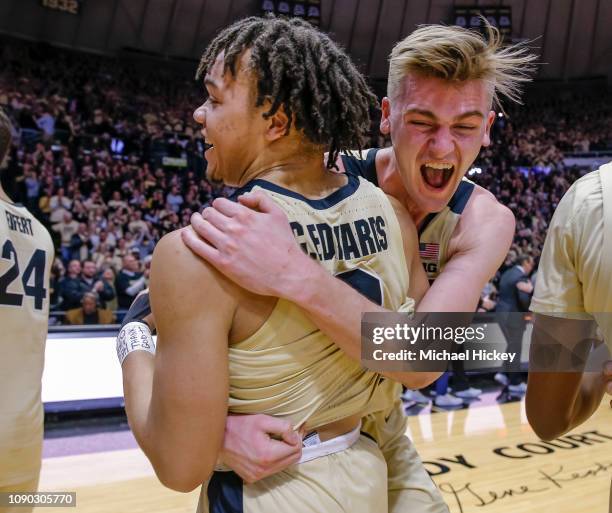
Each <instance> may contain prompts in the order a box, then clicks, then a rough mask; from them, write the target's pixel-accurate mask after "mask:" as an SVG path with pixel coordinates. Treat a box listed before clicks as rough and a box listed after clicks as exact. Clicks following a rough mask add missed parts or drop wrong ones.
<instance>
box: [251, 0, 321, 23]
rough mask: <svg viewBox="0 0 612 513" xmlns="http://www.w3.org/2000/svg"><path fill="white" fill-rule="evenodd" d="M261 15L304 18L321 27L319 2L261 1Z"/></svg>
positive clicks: (316, 0)
mask: <svg viewBox="0 0 612 513" xmlns="http://www.w3.org/2000/svg"><path fill="white" fill-rule="evenodd" d="M261 12H262V14H266V13H272V14H276V15H278V16H289V17H293V18H304V19H306V20H308V21H309V22H310V23H312V24H313V25H314V26H316V27H318V26H320V25H321V0H304V1H301V2H287V1H282V0H263V1H262V3H261Z"/></svg>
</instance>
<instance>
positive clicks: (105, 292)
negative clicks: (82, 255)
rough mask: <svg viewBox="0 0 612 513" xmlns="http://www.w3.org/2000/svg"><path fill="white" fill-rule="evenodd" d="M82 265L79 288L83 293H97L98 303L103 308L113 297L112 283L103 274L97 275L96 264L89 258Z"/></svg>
mask: <svg viewBox="0 0 612 513" xmlns="http://www.w3.org/2000/svg"><path fill="white" fill-rule="evenodd" d="M82 267H83V270H82V272H81V290H82V291H83V294H84V293H85V292H94V293H95V294H97V297H98V300H99V303H100V305H101V306H102V307H103V308H104V307H106V302H107V301H111V300H112V299H113V298H114V297H115V291H114V289H113V287H112V285H111V284H110V283H109V282H108V281H107V280H105V279H104V277H103V276H99V277H98V273H97V269H96V264H95V263H94V262H92V261H91V260H86V261H85V262H83V266H82Z"/></svg>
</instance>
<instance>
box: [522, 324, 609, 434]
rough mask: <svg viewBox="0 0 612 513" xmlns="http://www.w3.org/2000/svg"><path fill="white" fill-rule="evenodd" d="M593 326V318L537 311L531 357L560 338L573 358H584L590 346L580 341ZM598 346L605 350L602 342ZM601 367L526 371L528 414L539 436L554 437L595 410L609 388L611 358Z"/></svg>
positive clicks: (590, 335) (592, 333)
mask: <svg viewBox="0 0 612 513" xmlns="http://www.w3.org/2000/svg"><path fill="white" fill-rule="evenodd" d="M595 330H596V324H595V322H594V321H589V320H576V319H567V318H562V317H557V316H554V317H553V316H549V315H544V314H536V315H535V322H534V328H533V335H532V339H531V347H530V360H531V361H534V360H535V359H538V355H537V353H538V351H541V350H543V349H545V348H546V347H547V346H548V347H550V341H559V342H558V344H559V346H563V348H564V349H569V350H571V352H572V353H573V354H574V355H575V357H576V360H575V361H586V360H587V358H588V356H589V350H590V349H591V348H590V346H587V345H585V344H581V343H580V342H581V341H584V340H589V339H591V340H594V339H595V338H596V334H595ZM599 349H600V350H604V349H605V345H603V344H602V345H601V346H600V347H599ZM603 358H609V355H608V356H604V357H603ZM603 358H600V359H603ZM601 367H602V370H601V372H578V370H577V372H533V371H530V372H529V377H528V387H527V395H526V398H525V405H526V410H527V418H528V420H529V424H530V425H531V427H532V428H533V430H534V431H535V433H536V434H537V435H538V436H539V437H540V438H542V439H543V440H552V439H553V438H557V437H559V436H561V435H563V434H565V433H567V432H568V431H571V430H572V429H574V428H575V427H577V426H579V425H580V424H582V423H583V422H584V421H586V420H587V419H588V418H589V417H590V416H591V415H592V414H593V413H594V412H595V410H596V409H597V408H598V407H599V405H600V404H601V401H602V398H603V396H604V393H606V391H607V392H608V393H611V392H612V362H607V363H602V364H601Z"/></svg>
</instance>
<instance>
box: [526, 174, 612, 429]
mask: <svg viewBox="0 0 612 513" xmlns="http://www.w3.org/2000/svg"><path fill="white" fill-rule="evenodd" d="M531 309H532V310H533V311H534V312H536V313H537V314H538V315H536V319H535V325H534V330H533V334H532V341H531V342H532V345H531V351H532V354H533V352H534V351H538V350H540V347H541V345H542V344H544V343H546V341H547V340H550V338H552V339H554V340H556V341H558V343H559V346H560V347H563V348H565V349H568V350H571V351H572V352H575V353H577V355H578V354H579V353H581V352H582V353H583V354H582V355H581V356H582V357H583V358H584V360H586V356H587V355H588V350H589V349H590V347H589V346H586V347H583V349H582V350H581V349H580V348H579V347H578V343H579V342H580V341H581V340H584V339H588V338H591V339H595V338H597V334H596V328H597V327H599V330H600V333H601V335H602V336H603V340H604V342H605V343H606V344H607V346H608V349H609V350H610V351H612V163H609V164H606V165H604V166H601V167H600V168H599V169H598V170H597V171H593V172H591V173H588V174H587V175H585V176H584V177H582V178H581V179H580V180H578V181H576V182H575V183H574V184H573V185H572V186H571V187H570V189H569V190H568V191H567V193H566V194H565V196H563V198H562V199H561V201H560V202H559V205H558V206H557V209H556V210H555V213H554V215H553V218H552V221H551V223H550V226H549V228H548V233H547V235H546V241H545V243H544V250H543V251H542V258H541V259H540V266H539V270H538V274H537V280H536V288H535V293H534V297H533V299H532V301H531ZM603 371H604V372H603V373H602V372H587V373H582V372H530V373H529V386H528V387H527V398H526V402H527V417H528V419H529V423H530V424H531V426H532V427H533V429H534V431H535V432H536V433H537V434H538V436H540V437H541V438H543V439H545V440H550V439H553V438H556V437H558V436H561V435H563V434H565V433H566V432H568V431H570V430H571V429H574V428H575V427H576V426H578V425H579V424H581V423H582V422H584V421H585V420H587V419H588V418H589V417H590V416H591V415H592V414H593V412H594V411H595V410H596V409H597V408H598V407H599V405H600V404H601V400H602V397H603V395H604V393H605V392H606V391H607V392H608V393H612V362H608V363H607V364H606V365H605V366H604V369H603Z"/></svg>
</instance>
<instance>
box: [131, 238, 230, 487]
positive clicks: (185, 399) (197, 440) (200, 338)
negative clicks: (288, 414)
mask: <svg viewBox="0 0 612 513" xmlns="http://www.w3.org/2000/svg"><path fill="white" fill-rule="evenodd" d="M196 284H197V286H196ZM234 291H235V287H234V286H233V285H231V284H229V283H228V282H227V280H226V279H225V278H223V277H222V276H221V275H219V273H218V272H217V271H215V270H214V269H212V268H211V267H210V266H208V265H202V262H201V261H200V260H199V259H196V258H195V257H194V256H193V254H192V253H191V252H190V251H188V250H187V249H186V248H185V247H184V245H183V244H182V242H181V238H180V234H179V233H178V232H173V233H171V234H169V235H167V236H165V237H164V238H163V239H162V240H161V241H160V242H159V243H158V245H157V246H156V249H155V253H154V256H153V261H152V266H151V284H150V298H151V306H152V310H153V316H154V318H155V325H156V329H157V332H158V339H157V346H158V347H157V351H156V353H155V355H152V354H150V353H147V352H145V351H134V352H132V353H130V354H129V355H128V356H127V358H126V359H125V361H124V363H123V381H124V394H125V405H126V411H127V414H128V420H129V423H130V427H131V428H132V431H133V432H134V435H135V437H136V439H137V440H138V443H139V445H140V447H141V448H142V449H143V451H144V452H145V454H146V455H147V457H148V458H149V460H150V461H151V463H152V465H153V467H154V469H155V472H156V473H157V475H158V477H159V479H160V481H161V482H162V483H163V484H165V485H166V486H168V487H170V488H173V489H175V490H178V491H190V490H193V489H195V488H196V487H197V486H199V485H200V484H201V483H202V482H204V481H206V479H207V478H208V476H209V475H210V474H211V472H212V471H213V468H214V465H215V462H216V460H217V455H218V452H219V449H220V447H221V443H222V440H223V431H224V427H225V417H226V414H227V397H228V365H227V345H228V334H229V332H230V328H231V325H232V319H233V317H234V313H235V311H236V304H237V301H236V294H235V292H234Z"/></svg>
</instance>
